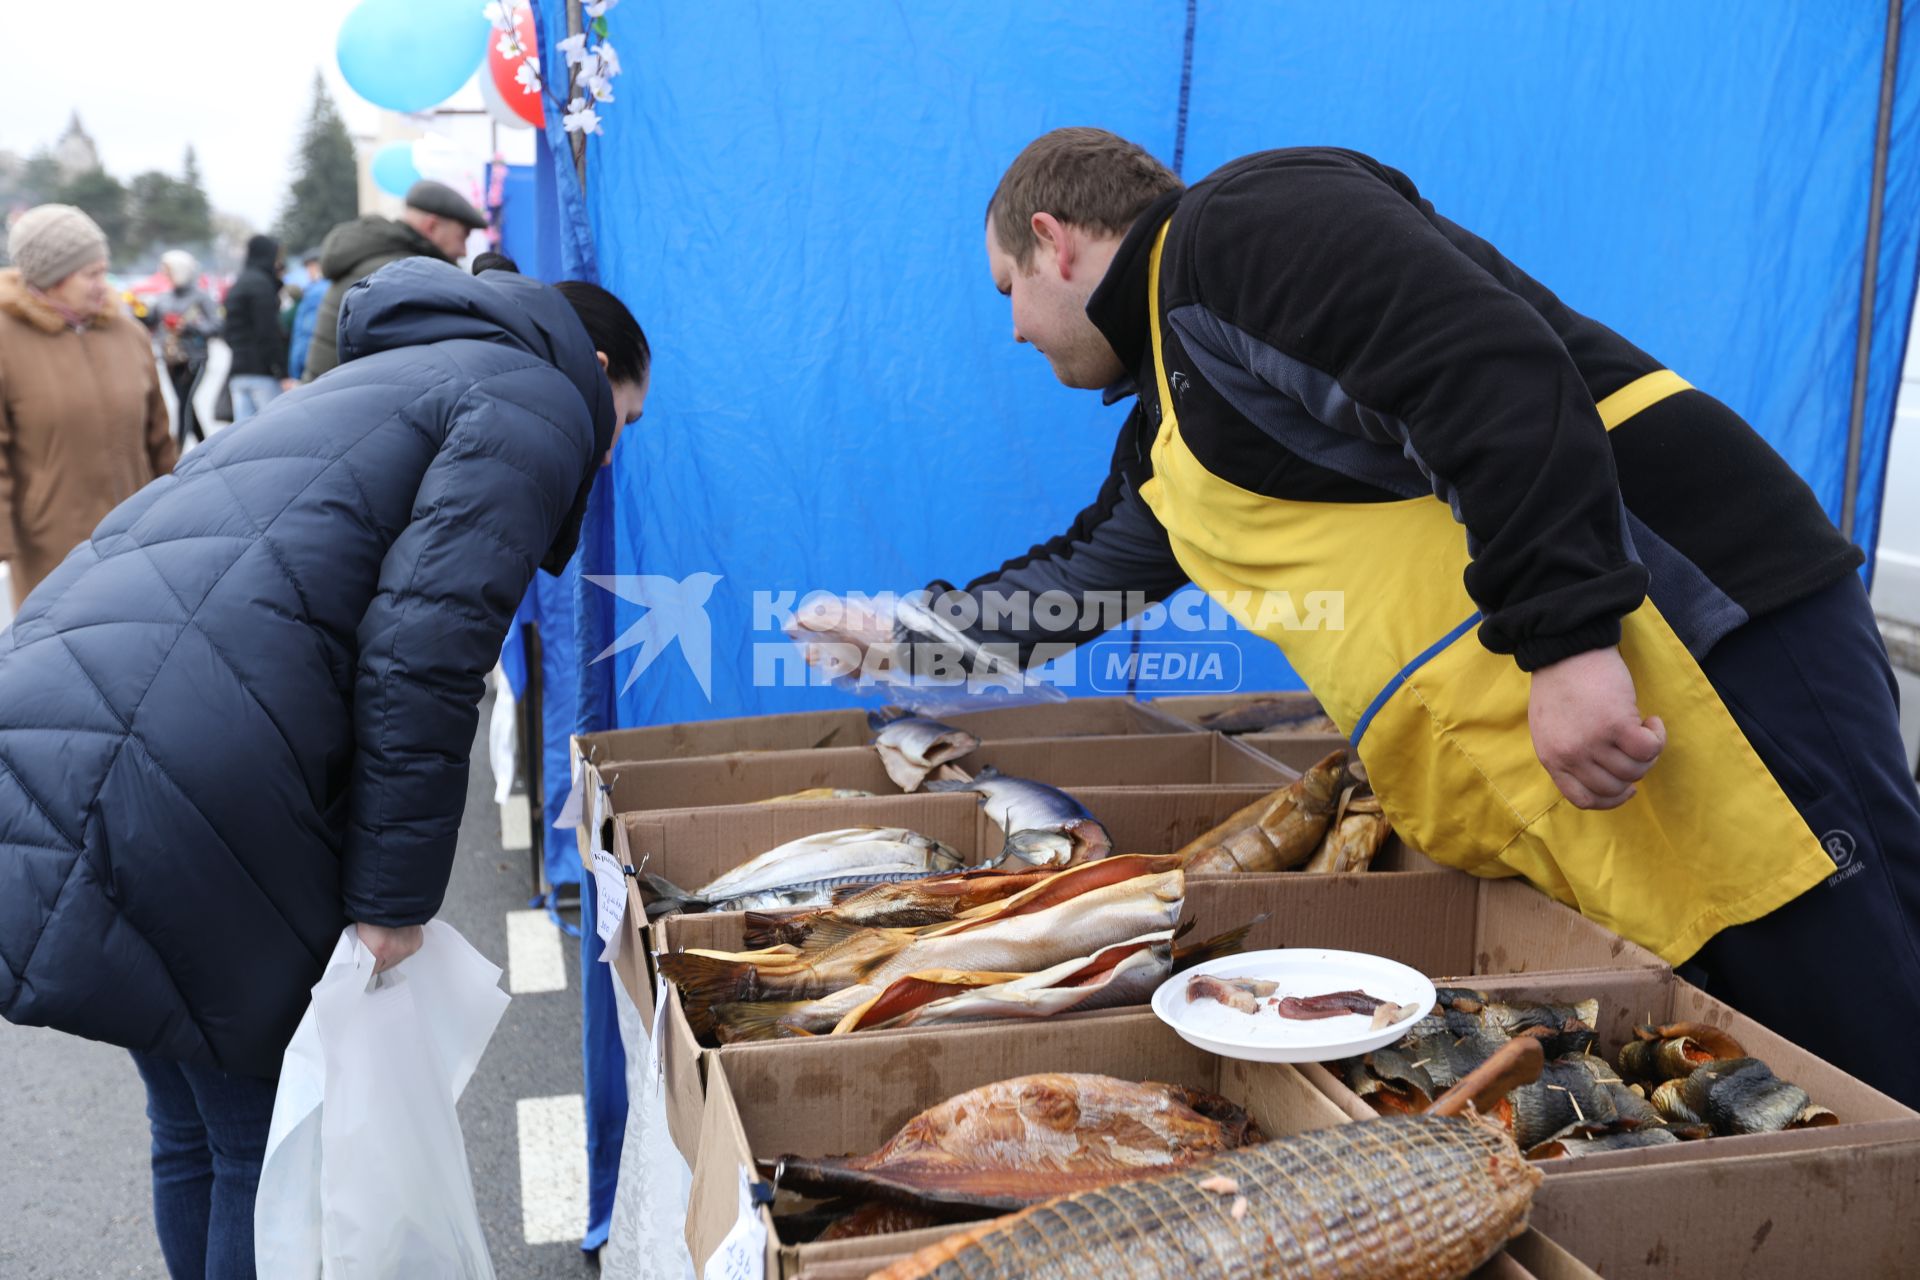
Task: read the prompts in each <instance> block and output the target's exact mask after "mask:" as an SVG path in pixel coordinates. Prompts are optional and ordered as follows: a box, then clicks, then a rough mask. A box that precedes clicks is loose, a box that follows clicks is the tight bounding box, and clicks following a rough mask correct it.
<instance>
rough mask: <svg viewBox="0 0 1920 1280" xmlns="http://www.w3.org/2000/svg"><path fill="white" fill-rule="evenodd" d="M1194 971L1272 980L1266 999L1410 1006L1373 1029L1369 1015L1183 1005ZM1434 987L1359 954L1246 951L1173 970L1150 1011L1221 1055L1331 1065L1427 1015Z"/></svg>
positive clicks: (1415, 973) (1385, 1041) (1416, 974)
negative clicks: (1360, 995)
mask: <svg viewBox="0 0 1920 1280" xmlns="http://www.w3.org/2000/svg"><path fill="white" fill-rule="evenodd" d="M1197 973H1205V974H1211V975H1212V976H1214V977H1216V978H1259V979H1264V980H1266V981H1269V982H1277V983H1279V984H1280V985H1279V987H1278V989H1276V990H1275V991H1274V993H1273V998H1275V999H1279V998H1281V997H1283V996H1320V995H1326V994H1328V993H1329V992H1334V991H1364V992H1366V993H1367V994H1368V995H1370V996H1375V997H1377V998H1379V999H1381V1000H1388V1001H1391V1002H1393V1003H1394V1004H1406V1005H1412V1006H1413V1012H1412V1013H1410V1014H1408V1015H1407V1016H1406V1017H1404V1018H1402V1019H1401V1020H1400V1021H1398V1022H1396V1023H1394V1024H1392V1025H1391V1026H1386V1027H1382V1028H1380V1029H1379V1030H1378V1031H1375V1030H1374V1029H1373V1019H1372V1018H1371V1017H1370V1016H1368V1015H1363V1014H1358V1013H1349V1014H1342V1015H1341V1016H1340V1017H1337V1018H1320V1019H1316V1020H1314V1021H1311V1022H1302V1021H1300V1020H1298V1019H1295V1018H1283V1017H1281V1016H1280V1015H1279V1014H1278V1013H1275V1012H1274V1011H1273V1010H1272V1009H1271V1008H1269V1007H1268V1006H1267V1004H1266V1003H1265V1002H1264V1001H1263V1002H1262V1003H1261V1005H1260V1012H1258V1013H1253V1014H1247V1013H1241V1012H1239V1011H1238V1010H1235V1009H1229V1008H1228V1007H1227V1006H1226V1005H1224V1004H1221V1003H1220V1002H1219V1001H1217V1000H1192V1001H1190V1000H1188V999H1187V979H1188V978H1190V977H1192V976H1193V975H1194V974H1197ZM1433 1001H1434V991H1433V982H1432V981H1431V980H1430V979H1429V978H1428V977H1427V976H1426V975H1425V974H1423V973H1421V972H1420V971H1419V970H1417V969H1409V968H1408V967H1407V966H1406V965H1403V964H1400V963H1398V962H1397V961H1393V960H1388V959H1386V958H1384V957H1382V956H1372V955H1367V954H1366V953H1364V952H1360V951H1316V950H1313V949H1311V948H1305V947H1302V948H1299V949H1287V950H1281V951H1250V952H1248V953H1246V954H1245V955H1237V956H1227V957H1225V958H1224V959H1220V960H1210V961H1208V962H1207V963H1206V964H1201V965H1195V966H1194V967H1193V968H1191V969H1188V970H1186V971H1185V972H1183V973H1176V974H1174V975H1173V976H1172V977H1171V978H1169V979H1167V980H1166V981H1165V982H1163V983H1161V984H1160V989H1159V990H1158V991H1156V992H1154V993H1153V1011H1154V1012H1155V1013H1156V1014H1158V1015H1159V1016H1160V1020H1161V1021H1162V1022H1164V1023H1166V1024H1167V1025H1168V1026H1170V1027H1172V1028H1173V1029H1174V1030H1175V1031H1177V1032H1179V1033H1180V1038H1181V1039H1183V1040H1185V1041H1186V1042H1187V1043H1189V1044H1192V1045H1196V1046H1198V1047H1199V1048H1202V1049H1205V1050H1207V1051H1208V1052H1209V1053H1217V1054H1219V1055H1220V1056H1221V1057H1223V1058H1245V1059H1248V1060H1250V1061H1253V1062H1331V1061H1333V1060H1334V1059H1336V1058H1351V1057H1353V1056H1355V1055H1356V1054H1362V1053H1371V1052H1372V1051H1373V1050H1375V1049H1378V1048H1380V1047H1382V1046H1383V1045H1389V1044H1392V1043H1393V1042H1394V1041H1395V1040H1398V1039H1399V1038H1400V1037H1401V1036H1403V1035H1405V1034H1406V1033H1407V1032H1408V1031H1409V1030H1411V1029H1412V1027H1413V1024H1414V1023H1416V1022H1418V1021H1419V1020H1420V1019H1421V1018H1422V1017H1424V1016H1426V1014H1428V1013H1430V1012H1431V1011H1432V1010H1433Z"/></svg>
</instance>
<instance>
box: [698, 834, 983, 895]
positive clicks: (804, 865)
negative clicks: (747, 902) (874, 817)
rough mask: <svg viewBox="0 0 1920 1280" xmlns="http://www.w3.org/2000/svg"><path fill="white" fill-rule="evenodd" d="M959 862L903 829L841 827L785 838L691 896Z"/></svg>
mask: <svg viewBox="0 0 1920 1280" xmlns="http://www.w3.org/2000/svg"><path fill="white" fill-rule="evenodd" d="M965 861H966V860H965V859H964V858H962V857H961V856H960V855H959V854H958V853H955V852H954V851H953V850H952V849H949V848H948V847H947V846H946V845H943V844H941V843H940V842H939V841H937V840H930V839H928V838H927V837H926V836H923V835H920V834H919V833H918V832H914V831H909V830H907V829H906V828H904V827H843V828H840V829H839V830H835V831H821V832H816V833H815V834H813V835H810V836H802V837H800V838H799V839H797V840H789V841H787V842H786V843H785V844H783V845H780V846H778V847H777V848H773V849H769V850H767V851H766V852H765V853H763V854H760V855H759V856H758V857H755V858H753V859H751V860H749V861H747V862H744V863H742V864H741V865H739V866H737V867H735V868H733V870H731V871H728V872H727V873H726V874H724V875H721V876H716V877H715V878H714V879H712V880H710V881H708V882H707V883H706V884H704V885H702V886H701V887H700V888H698V889H696V890H695V891H694V894H695V896H697V897H699V898H703V899H706V900H708V901H726V900H729V899H733V898H739V897H744V896H745V895H747V894H749V893H754V892H758V891H762V890H766V889H775V888H779V887H781V886H783V885H788V884H803V883H806V882H808V881H814V880H822V879H827V878H829V877H833V876H851V875H855V874H857V873H859V872H867V871H872V872H883V871H913V870H916V869H919V870H921V871H923V872H924V873H925V874H934V873H937V872H945V871H952V870H954V869H956V868H958V867H960V866H963V865H964V864H965Z"/></svg>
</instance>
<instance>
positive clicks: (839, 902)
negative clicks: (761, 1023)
mask: <svg viewBox="0 0 1920 1280" xmlns="http://www.w3.org/2000/svg"><path fill="white" fill-rule="evenodd" d="M1049 874H1051V873H1050V872H1047V871H1041V870H1034V871H1014V872H1006V871H962V872H957V873H955V874H953V875H946V876H933V877H927V878H923V879H915V880H905V881H900V882H898V883H894V884H877V885H874V886H872V887H871V888H867V889H863V890H861V891H859V892H857V893H854V894H853V895H851V896H846V895H836V898H835V901H834V903H833V905H831V906H827V907H822V908H820V909H818V910H816V911H809V912H807V913H806V914H804V915H795V916H789V917H785V918H778V919H750V920H748V921H747V937H748V938H749V940H763V941H764V942H791V943H796V944H798V945H800V946H802V947H805V946H806V944H807V941H808V939H809V937H810V936H811V935H812V933H813V931H814V929H815V928H816V927H818V926H823V925H833V924H836V923H838V924H849V925H858V926H860V927H863V928H874V929H911V928H919V927H921V926H923V925H932V924H945V923H947V922H949V921H951V920H953V919H954V918H956V917H957V916H959V915H960V914H962V913H963V912H966V911H970V910H972V909H974V908H976V907H981V906H986V905H989V904H991V903H994V902H1000V901H1004V900H1005V899H1007V898H1010V897H1012V896H1013V895H1015V894H1017V893H1020V892H1021V891H1023V890H1025V889H1030V888H1032V887H1033V886H1034V885H1036V884H1038V883H1040V881H1042V880H1044V879H1045V878H1046V877H1047V876H1048V875H1049Z"/></svg>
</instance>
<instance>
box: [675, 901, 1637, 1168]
mask: <svg viewBox="0 0 1920 1280" xmlns="http://www.w3.org/2000/svg"><path fill="white" fill-rule="evenodd" d="M1182 920H1183V923H1184V922H1192V924H1193V929H1192V931H1191V932H1190V933H1189V934H1188V935H1187V936H1188V937H1189V938H1190V939H1199V938H1208V937H1212V936H1214V935H1216V934H1219V933H1224V932H1226V931H1227V930H1229V929H1235V928H1238V927H1240V926H1242V925H1248V924H1251V926H1252V927H1251V930H1250V931H1249V934H1248V938H1247V949H1248V950H1261V949H1264V948H1269V947H1331V948H1339V949H1343V950H1350V951H1365V952H1370V953H1372V954H1375V955H1383V956H1386V957H1388V958H1389V959H1393V960H1398V961H1400V962H1401V963H1402V964H1407V965H1411V966H1413V967H1414V968H1416V969H1419V970H1420V971H1421V972H1423V973H1427V974H1431V975H1433V976H1435V977H1436V978H1474V975H1479V974H1512V973H1527V972H1541V971H1556V972H1557V971H1560V970H1567V969H1580V970H1596V969H1635V968H1641V969H1648V970H1653V971H1657V972H1658V973H1660V974H1666V973H1667V972H1668V970H1667V969H1666V967H1665V966H1664V965H1663V964H1662V963H1661V962H1660V960H1659V958H1658V957H1656V956H1654V955H1653V954H1652V953H1651V952H1648V951H1645V950H1643V949H1642V948H1640V947H1637V946H1635V945H1634V944H1633V943H1630V942H1627V941H1625V940H1624V939H1622V938H1619V937H1616V936H1615V935H1614V934H1612V933H1609V932H1608V931H1607V930H1605V929H1603V928H1601V927H1600V926H1599V925H1596V924H1594V923H1592V922H1591V921H1588V920H1585V919H1582V918H1581V917H1580V916H1578V915H1576V914H1575V913H1574V912H1572V911H1569V910H1568V909H1567V908H1565V907H1562V906H1560V905H1559V904H1558V903H1556V902H1553V901H1552V900H1551V899H1548V898H1546V897H1544V896H1542V895H1541V894H1539V893H1537V892H1536V891H1534V890H1533V889H1531V888H1529V887H1528V886H1526V885H1524V884H1521V883H1519V882H1517V881H1482V880H1475V879H1474V878H1472V877H1471V876H1465V875H1461V874H1459V873H1458V872H1442V873H1438V874H1434V873H1427V874H1394V873H1372V872H1369V873H1367V874H1365V875H1352V876H1307V875H1298V874H1280V875H1250V876H1237V877H1220V878H1213V877H1194V878H1192V879H1191V880H1189V882H1188V884H1187V896H1186V906H1185V910H1184V912H1183V915H1182ZM744 922H745V918H744V917H743V916H741V915H740V914H738V913H722V914H715V915H692V916H670V917H667V918H666V919H664V920H661V921H658V922H656V924H655V925H654V927H653V930H652V934H653V936H652V938H651V942H652V945H653V946H654V947H655V948H656V949H657V950H659V951H675V950H683V949H689V948H703V949H707V950H715V951H738V950H740V949H742V947H743V946H744V945H745V936H744V931H743V930H744ZM1474 980H1475V981H1477V980H1478V979H1474ZM666 990H667V1000H668V1003H669V1008H668V1011H667V1017H666V1018H665V1019H664V1021H663V1023H662V1026H663V1032H662V1038H663V1041H664V1043H663V1044H662V1046H661V1052H662V1054H663V1056H664V1058H665V1061H666V1071H667V1080H668V1116H669V1121H670V1127H671V1128H672V1129H673V1132H674V1135H675V1143H676V1145H678V1146H679V1147H680V1150H681V1152H682V1154H684V1155H686V1156H687V1158H688V1159H689V1160H691V1159H692V1158H693V1146H692V1145H691V1142H690V1138H689V1135H690V1134H691V1133H692V1131H693V1130H694V1129H695V1128H696V1127H697V1125H698V1122H699V1115H700V1111H701V1108H702V1106H703V1100H702V1096H701V1088H702V1081H703V1079H704V1078H705V1075H706V1073H707V1071H708V1070H709V1069H710V1068H709V1065H708V1064H710V1063H711V1062H712V1061H713V1060H714V1059H715V1058H716V1057H719V1058H725V1057H727V1056H728V1055H731V1054H734V1053H738V1052H742V1051H743V1050H745V1049H754V1050H756V1051H763V1052H764V1051H771V1052H779V1051H781V1050H782V1049H784V1048H787V1047H790V1046H793V1045H797V1044H805V1043H808V1042H807V1041H804V1040H796V1041H779V1042H774V1043H772V1044H758V1045H745V1046H742V1045H730V1046H727V1047H725V1048H721V1049H704V1048H702V1047H701V1046H700V1044H699V1043H698V1041H696V1040H695V1039H694V1035H693V1031H692V1029H691V1028H690V1027H689V1026H688V1025H687V1020H686V1015H685V1012H684V1010H682V1009H681V1008H680V1007H679V996H678V992H677V991H676V990H675V988H673V986H672V985H671V984H667V988H666ZM651 1008H652V1004H651V997H650V998H649V1001H648V1003H647V1005H645V1006H643V1010H644V1011H645V1012H647V1013H648V1015H649V1016H651ZM1106 1016H1110V1015H1108V1014H1104V1013H1089V1014H1072V1015H1067V1016H1065V1017H1063V1018H1056V1019H1050V1020H1047V1024H1048V1025H1051V1024H1056V1023H1067V1022H1077V1021H1083V1020H1093V1019H1097V1018H1101V1017H1106ZM995 1025H998V1026H1000V1027H1001V1029H1002V1031H1003V1033H1004V1030H1005V1024H995ZM941 1034H944V1032H943V1031H942V1029H940V1028H924V1029H913V1028H909V1029H905V1030H898V1031H870V1032H860V1033H858V1034H856V1035H854V1036H848V1037H836V1038H835V1039H834V1040H833V1043H838V1044H852V1043H855V1042H859V1041H866V1040H875V1039H880V1038H882V1037H892V1036H937V1035H941ZM1021 1034H1023V1035H1024V1034H1026V1028H1025V1027H1023V1028H1022V1031H1021ZM1356 1102H1357V1099H1356Z"/></svg>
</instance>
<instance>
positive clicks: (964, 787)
mask: <svg viewBox="0 0 1920 1280" xmlns="http://www.w3.org/2000/svg"><path fill="white" fill-rule="evenodd" d="M982 776H985V775H982ZM978 780H979V779H978V778H928V779H927V780H926V781H925V782H923V783H921V784H920V789H921V790H922V791H934V792H941V791H972V790H974V789H975V788H974V785H973V784H974V783H975V782H977V781H978Z"/></svg>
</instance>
